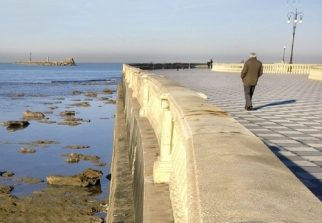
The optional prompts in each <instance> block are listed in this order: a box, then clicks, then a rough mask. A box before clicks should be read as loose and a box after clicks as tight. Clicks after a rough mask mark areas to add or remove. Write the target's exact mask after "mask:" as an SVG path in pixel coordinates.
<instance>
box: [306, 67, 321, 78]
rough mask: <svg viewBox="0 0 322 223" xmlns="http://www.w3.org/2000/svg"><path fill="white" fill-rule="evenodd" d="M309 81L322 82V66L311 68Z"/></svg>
mask: <svg viewBox="0 0 322 223" xmlns="http://www.w3.org/2000/svg"><path fill="white" fill-rule="evenodd" d="M309 79H311V80H319V81H322V66H313V67H311V70H310V73H309Z"/></svg>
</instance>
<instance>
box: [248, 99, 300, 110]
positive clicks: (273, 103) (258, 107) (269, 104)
mask: <svg viewBox="0 0 322 223" xmlns="http://www.w3.org/2000/svg"><path fill="white" fill-rule="evenodd" d="M295 102H296V100H286V101H277V102H272V103H268V104H266V105H260V106H257V107H254V108H253V110H259V109H261V108H265V107H269V106H275V105H285V104H291V103H295Z"/></svg>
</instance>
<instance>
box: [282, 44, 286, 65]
mask: <svg viewBox="0 0 322 223" xmlns="http://www.w3.org/2000/svg"><path fill="white" fill-rule="evenodd" d="M285 49H286V46H284V47H283V59H282V62H283V63H285Z"/></svg>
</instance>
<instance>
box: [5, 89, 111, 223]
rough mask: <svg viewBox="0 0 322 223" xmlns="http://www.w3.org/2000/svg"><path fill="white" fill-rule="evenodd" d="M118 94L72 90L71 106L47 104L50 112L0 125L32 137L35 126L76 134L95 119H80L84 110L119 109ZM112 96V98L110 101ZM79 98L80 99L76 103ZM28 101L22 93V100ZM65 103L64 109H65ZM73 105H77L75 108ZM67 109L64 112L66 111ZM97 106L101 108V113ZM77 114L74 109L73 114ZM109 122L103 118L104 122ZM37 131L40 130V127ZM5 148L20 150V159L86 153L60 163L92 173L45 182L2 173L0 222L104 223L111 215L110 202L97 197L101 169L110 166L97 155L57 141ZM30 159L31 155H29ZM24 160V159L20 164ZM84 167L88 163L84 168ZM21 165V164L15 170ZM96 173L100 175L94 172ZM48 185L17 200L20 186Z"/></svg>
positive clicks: (55, 177) (50, 178)
mask: <svg viewBox="0 0 322 223" xmlns="http://www.w3.org/2000/svg"><path fill="white" fill-rule="evenodd" d="M114 93H115V91H114V90H112V89H109V88H107V89H104V90H103V91H99V92H94V91H88V92H81V91H78V90H74V91H72V92H71V96H70V98H69V100H68V102H67V101H65V99H66V98H64V97H60V98H56V99H51V100H53V101H52V102H51V101H48V100H47V101H46V102H43V105H46V106H49V107H48V111H34V110H33V109H32V108H31V107H29V106H28V110H25V111H24V112H23V113H22V115H21V118H20V119H16V120H8V121H3V122H1V123H0V124H1V125H3V127H4V128H5V129H6V130H7V131H8V132H11V134H16V133H15V132H19V133H21V132H24V131H28V129H29V128H31V126H33V125H35V124H34V123H40V124H46V125H57V126H60V125H63V126H66V128H73V127H74V128H75V126H78V125H82V124H90V123H91V119H85V118H82V117H78V116H79V113H80V110H82V109H88V108H89V107H91V106H93V105H92V101H93V100H94V101H95V103H96V102H97V103H101V104H115V100H114V99H113V98H114V96H115V95H114ZM107 95H109V96H107ZM75 96H76V97H77V96H78V97H79V96H81V99H77V98H72V97H75ZM25 97H27V96H26V95H24V94H23V93H21V94H20V93H19V98H21V99H23V98H25ZM63 101H65V102H64V103H62V102H63ZM72 101H74V103H73V102H72ZM63 106H64V107H63ZM102 106H103V105H99V106H98V107H102ZM73 108H74V109H73ZM104 119H109V118H106V117H101V118H100V120H104ZM37 126H38V125H37ZM66 137H67V136H66ZM0 143H1V144H3V145H16V146H17V147H19V149H18V150H17V152H18V153H20V154H22V155H20V156H24V157H26V159H28V157H32V156H35V155H37V153H38V151H40V150H41V151H43V149H46V148H52V147H56V148H57V147H60V148H62V149H66V151H67V150H74V151H75V150H77V151H79V150H82V151H86V152H85V153H75V152H71V153H64V154H61V157H62V159H64V161H65V162H66V163H70V165H77V163H79V162H80V161H82V162H84V161H87V162H88V163H90V164H91V165H93V166H94V168H87V169H84V170H83V171H81V172H79V173H77V174H74V175H48V176H47V177H46V179H38V178H34V177H31V176H21V175H19V174H15V173H13V172H12V171H10V170H1V169H0V219H1V220H0V222H2V221H3V222H26V221H27V222H84V223H86V222H105V220H104V219H105V216H106V213H107V209H108V207H107V200H103V201H102V200H99V199H96V198H95V197H96V196H97V195H98V194H100V193H102V191H101V184H100V182H101V178H102V177H104V178H105V180H106V177H107V178H108V177H109V178H110V174H109V173H107V174H106V175H105V176H104V174H103V172H102V171H101V170H100V167H104V166H106V165H107V164H106V162H104V161H102V160H101V157H99V156H97V155H95V154H87V153H88V152H87V151H91V149H90V148H91V146H90V145H84V144H81V143H79V144H77V143H76V144H65V145H61V143H60V142H58V141H57V140H54V139H38V140H32V141H30V142H10V141H6V140H4V141H2V142H0ZM27 154H29V155H27ZM21 159H24V158H21ZM84 163H85V162H84ZM17 165H18V164H17ZM95 167H97V168H98V169H95ZM0 168H1V166H0ZM28 184H29V185H31V184H33V185H45V187H44V189H42V190H35V191H33V192H32V193H31V194H29V195H27V196H22V197H20V196H19V197H18V196H15V195H14V193H13V192H14V191H15V188H16V187H19V186H20V185H28Z"/></svg>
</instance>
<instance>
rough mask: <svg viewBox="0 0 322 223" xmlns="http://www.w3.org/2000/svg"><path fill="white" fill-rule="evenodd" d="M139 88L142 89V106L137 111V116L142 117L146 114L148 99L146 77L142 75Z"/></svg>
mask: <svg viewBox="0 0 322 223" xmlns="http://www.w3.org/2000/svg"><path fill="white" fill-rule="evenodd" d="M141 88H143V99H142V105H141V108H140V111H139V115H140V116H141V117H144V116H146V114H147V112H148V106H149V97H150V95H149V94H150V92H149V85H148V80H147V75H142V83H141Z"/></svg>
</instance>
